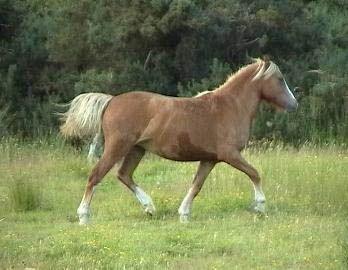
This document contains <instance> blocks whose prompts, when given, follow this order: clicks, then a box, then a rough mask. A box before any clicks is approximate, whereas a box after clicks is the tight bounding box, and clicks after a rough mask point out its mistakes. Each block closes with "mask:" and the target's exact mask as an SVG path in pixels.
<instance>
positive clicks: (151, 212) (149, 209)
mask: <svg viewBox="0 0 348 270" xmlns="http://www.w3.org/2000/svg"><path fill="white" fill-rule="evenodd" d="M155 211H156V209H155V207H154V206H153V205H151V204H149V205H146V206H145V213H146V214H148V215H150V216H153V215H154V213H155Z"/></svg>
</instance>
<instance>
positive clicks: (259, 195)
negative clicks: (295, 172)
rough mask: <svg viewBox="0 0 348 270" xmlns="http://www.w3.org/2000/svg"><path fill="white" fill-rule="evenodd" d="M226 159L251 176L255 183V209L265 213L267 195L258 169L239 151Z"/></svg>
mask: <svg viewBox="0 0 348 270" xmlns="http://www.w3.org/2000/svg"><path fill="white" fill-rule="evenodd" d="M224 161H225V162H227V163H228V164H230V165H231V166H233V167H235V168H236V169H238V170H240V171H242V172H244V173H245V174H246V175H248V176H249V178H250V180H251V182H252V183H253V186H254V191H255V206H254V210H255V211H256V212H259V213H264V212H265V203H266V197H265V195H264V193H263V191H262V185H261V178H260V176H259V173H258V172H257V170H256V169H255V168H254V167H252V166H251V165H250V164H249V163H248V162H247V161H246V160H245V159H244V158H243V157H242V156H241V154H240V153H239V152H237V151H236V152H233V153H232V154H231V155H230V156H229V157H228V158H227V159H226V160H224Z"/></svg>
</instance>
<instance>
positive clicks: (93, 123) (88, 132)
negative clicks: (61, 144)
mask: <svg viewBox="0 0 348 270" xmlns="http://www.w3.org/2000/svg"><path fill="white" fill-rule="evenodd" d="M112 97H113V96H111V95H107V94H103V93H86V94H81V95H78V96H77V97H75V98H74V99H73V100H72V101H71V102H70V103H69V104H68V105H70V108H69V110H68V111H67V112H65V113H62V114H61V118H60V119H61V121H62V122H64V123H63V124H62V125H61V126H60V131H61V133H62V134H63V135H64V136H65V137H80V138H82V137H86V136H94V135H95V134H97V133H98V132H100V130H101V122H102V116H103V113H104V110H105V108H106V107H107V105H108V104H109V101H110V100H111V98H112Z"/></svg>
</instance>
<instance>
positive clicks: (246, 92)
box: [216, 69, 261, 122]
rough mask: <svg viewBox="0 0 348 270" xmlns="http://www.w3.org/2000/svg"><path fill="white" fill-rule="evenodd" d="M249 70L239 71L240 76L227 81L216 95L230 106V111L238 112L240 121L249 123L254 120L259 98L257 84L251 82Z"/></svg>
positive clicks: (250, 71)
mask: <svg viewBox="0 0 348 270" xmlns="http://www.w3.org/2000/svg"><path fill="white" fill-rule="evenodd" d="M252 71H253V70H251V69H249V70H248V69H245V70H244V71H243V70H242V71H240V73H241V74H238V75H239V76H236V77H234V78H231V79H229V80H228V81H227V82H226V83H225V84H224V85H222V86H221V87H220V88H219V89H217V91H216V94H217V95H220V96H222V97H223V98H225V99H226V100H227V101H228V103H230V104H231V105H230V106H228V107H229V109H231V110H232V111H236V110H237V111H238V112H237V113H238V115H240V117H241V118H243V119H240V120H241V121H243V120H244V121H246V122H251V120H252V119H253V118H254V116H255V114H256V111H257V108H258V105H259V103H260V101H261V98H260V96H259V93H258V89H257V87H258V84H257V82H252V81H251V78H252V74H253V72H252Z"/></svg>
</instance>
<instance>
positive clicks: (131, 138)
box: [61, 59, 298, 224]
mask: <svg viewBox="0 0 348 270" xmlns="http://www.w3.org/2000/svg"><path fill="white" fill-rule="evenodd" d="M262 100H265V101H267V102H269V103H271V104H273V105H275V106H276V107H278V108H279V107H280V108H282V109H285V110H287V111H293V110H295V109H296V108H297V106H298V103H297V101H296V99H295V97H294V96H293V94H292V93H291V91H290V89H289V87H288V85H287V83H286V81H285V79H284V77H283V75H282V73H281V72H280V70H279V68H278V66H277V65H276V64H275V63H273V62H272V61H269V60H261V59H257V60H256V61H255V62H254V63H252V64H250V65H247V66H245V67H243V68H241V69H240V70H239V71H238V72H236V73H235V74H232V75H231V76H230V77H229V78H228V79H227V81H226V82H225V83H224V84H222V85H221V86H220V87H218V88H217V89H215V90H213V91H210V92H204V93H202V94H199V95H197V96H196V97H192V98H177V97H167V96H163V95H159V94H155V93H149V92H128V93H125V94H121V95H118V96H111V95H106V94H101V93H89V94H81V95H79V96H77V97H76V98H75V99H74V100H73V101H72V102H71V104H70V109H69V110H68V111H67V112H66V113H65V114H63V121H65V123H64V124H63V125H62V126H61V132H62V133H63V134H64V135H65V136H80V137H82V136H85V135H90V136H91V135H95V134H103V135H104V152H103V155H102V157H101V158H100V160H99V161H98V163H97V164H96V165H95V167H94V169H93V170H92V172H91V174H90V176H89V179H88V182H87V185H86V189H85V193H84V195H83V198H82V201H81V204H80V206H79V208H78V210H77V213H78V216H79V219H80V224H86V223H88V219H89V216H90V203H91V200H92V196H93V193H94V189H95V186H96V185H97V184H98V183H99V182H100V181H101V180H102V178H103V177H104V176H105V174H106V173H107V172H108V171H109V170H110V169H111V168H112V167H113V166H114V165H115V164H116V163H117V162H120V167H119V169H118V173H117V176H118V179H119V180H120V181H121V182H122V183H124V184H125V185H126V186H127V187H128V188H129V189H130V190H131V191H132V192H133V193H134V195H135V196H136V198H137V199H138V200H139V202H140V203H141V205H142V206H143V207H144V209H145V211H146V212H147V213H149V214H153V213H154V211H155V206H154V204H153V202H152V199H151V197H150V196H149V195H148V194H146V193H145V192H144V191H143V190H142V189H141V188H140V187H139V186H138V185H137V184H136V183H135V182H134V181H133V178H132V175H133V172H134V170H135V169H136V167H137V166H138V164H139V162H140V160H141V159H142V157H143V156H144V153H145V151H150V152H152V153H154V154H156V155H159V156H161V157H164V158H167V159H170V160H177V161H199V162H200V163H199V166H198V171H197V173H196V175H195V177H194V180H193V183H192V186H191V188H190V189H189V191H188V193H187V195H186V196H185V198H184V199H183V201H182V203H181V205H180V207H179V211H178V212H179V215H180V220H181V221H187V220H188V217H189V214H190V209H191V206H192V202H193V199H194V198H195V197H196V196H197V194H198V193H199V191H200V190H201V188H202V186H203V183H204V180H205V179H206V177H207V176H208V174H209V173H210V171H211V170H212V169H213V168H214V166H215V165H216V164H217V163H218V162H225V163H227V164H229V165H231V166H232V167H234V168H236V169H238V170H240V171H242V172H244V173H245V174H246V175H248V176H249V178H250V179H251V182H252V184H253V187H254V191H255V202H254V210H255V211H258V212H264V211H265V200H266V199H265V195H264V193H263V191H262V187H261V179H260V176H259V174H258V172H257V171H256V170H255V169H254V168H253V167H252V166H251V165H250V164H249V163H247V161H245V160H244V158H243V157H242V155H241V151H242V149H243V148H244V147H245V146H246V144H247V142H248V139H249V130H250V126H251V122H252V119H253V118H254V116H255V114H256V111H257V107H258V105H259V103H260V102H261V101H262ZM99 137H101V135H99Z"/></svg>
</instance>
